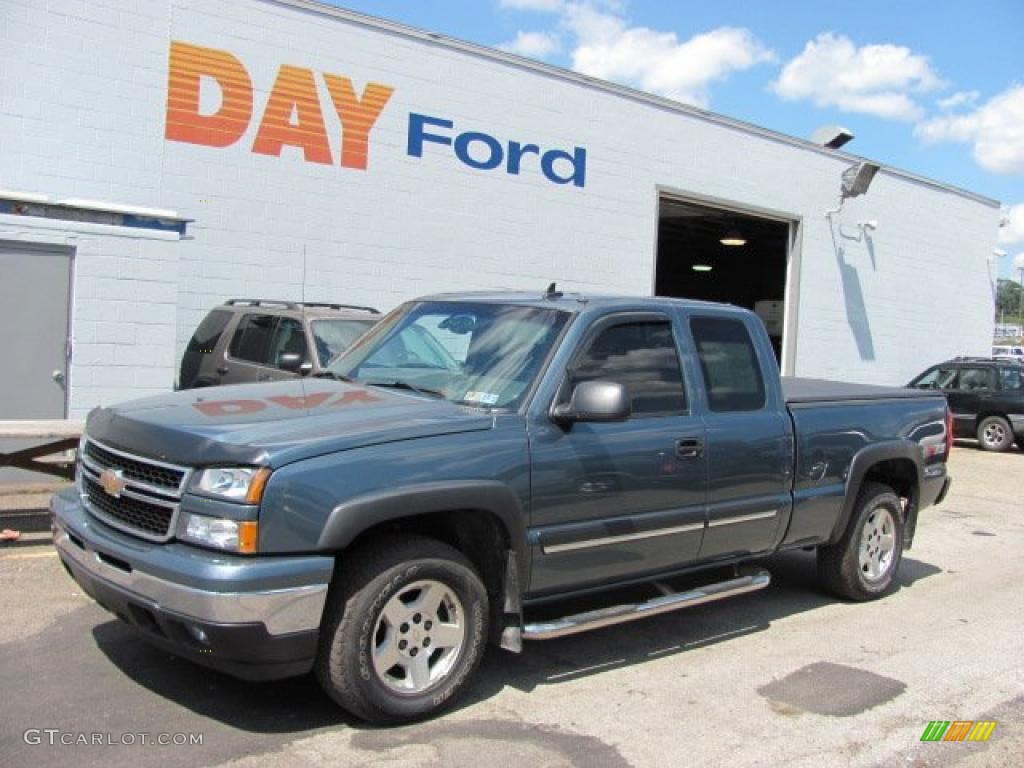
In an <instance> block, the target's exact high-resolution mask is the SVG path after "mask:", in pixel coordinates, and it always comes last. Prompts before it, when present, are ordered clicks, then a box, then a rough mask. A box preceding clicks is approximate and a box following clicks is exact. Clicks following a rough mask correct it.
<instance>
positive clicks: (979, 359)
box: [949, 355, 1019, 363]
mask: <svg viewBox="0 0 1024 768" xmlns="http://www.w3.org/2000/svg"><path fill="white" fill-rule="evenodd" d="M949 362H951V363H963V362H971V363H1015V362H1019V361H1018V360H1016V359H1015V358H1014V357H1013V356H1012V355H993V356H991V357H984V356H979V355H959V356H957V357H954V358H953V359H952V360H950V361H949Z"/></svg>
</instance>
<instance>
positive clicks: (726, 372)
mask: <svg viewBox="0 0 1024 768" xmlns="http://www.w3.org/2000/svg"><path fill="white" fill-rule="evenodd" d="M690 330H691V332H692V333H693V340H694V343H695V344H696V345H697V356H698V357H699V358H700V367H701V371H702V372H703V374H704V386H705V388H706V389H707V393H708V407H709V408H710V409H711V410H712V411H716V412H721V411H757V410H760V409H761V408H763V407H764V404H765V391H764V378H763V377H762V376H761V367H760V366H759V365H758V362H757V353H756V352H755V351H754V344H753V342H751V340H750V334H749V333H748V332H747V329H746V327H745V326H744V325H743V323H742V322H740V321H739V320H732V319H729V318H724V317H695V318H693V319H692V320H691V321H690Z"/></svg>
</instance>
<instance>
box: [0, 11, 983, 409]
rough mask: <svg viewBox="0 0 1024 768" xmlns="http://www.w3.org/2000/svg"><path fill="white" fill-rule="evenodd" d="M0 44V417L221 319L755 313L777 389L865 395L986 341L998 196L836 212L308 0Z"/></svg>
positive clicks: (15, 36)
mask: <svg viewBox="0 0 1024 768" xmlns="http://www.w3.org/2000/svg"><path fill="white" fill-rule="evenodd" d="M0 35H2V41H0V43H2V44H0V190H2V191H0V266H2V271H3V273H5V274H6V276H5V277H4V276H0V277H2V279H0V293H2V292H4V291H6V292H5V293H3V294H2V295H3V296H4V298H3V301H4V304H5V307H7V308H8V312H10V306H11V305H12V304H13V305H14V306H15V327H16V329H17V333H16V334H15V335H19V336H20V338H21V340H22V341H21V346H20V347H19V346H17V345H15V348H14V354H15V355H18V356H19V357H16V358H12V357H11V356H10V355H11V350H10V349H8V357H7V358H6V360H5V364H4V374H3V376H2V377H0V379H3V380H4V381H5V382H7V383H5V384H3V386H4V387H5V390H4V391H5V393H6V395H5V403H6V404H5V406H4V410H3V412H2V413H0V418H16V417H28V416H60V415H63V414H62V413H57V412H55V411H56V410H60V409H61V408H64V409H66V413H67V414H68V415H81V414H84V413H85V412H87V411H88V410H89V409H90V408H92V407H93V406H95V405H98V404H102V403H109V402H113V401H117V400H122V399H127V398H134V397H138V396H142V395H146V394H151V393H153V392H157V391H162V390H167V389H169V388H171V387H172V386H173V383H174V380H175V376H176V369H177V364H178V361H179V360H180V354H181V351H182V349H183V347H184V345H185V343H186V342H187V340H188V338H189V336H190V335H191V332H192V330H194V328H195V326H196V324H197V323H198V322H199V320H200V319H201V318H202V316H203V315H204V314H205V312H206V311H207V310H208V309H209V308H210V307H212V306H213V305H215V304H217V303H220V302H222V301H223V300H225V299H227V298H230V297H235V296H246V297H264V298H276V299H300V298H303V297H304V298H305V299H306V300H321V301H322V300H333V301H342V302H346V303H352V304H371V305H375V306H378V307H380V308H381V309H389V308H391V307H393V306H394V305H396V304H398V303H399V302H401V301H404V300H406V299H409V298H412V297H415V296H417V295H420V294H424V293H431V292H437V291H457V290H469V289H491V288H508V289H527V290H535V291H538V292H540V291H542V290H543V289H544V287H545V286H546V285H547V284H548V283H549V282H551V281H553V280H557V281H558V284H559V287H560V288H562V289H571V290H580V291H584V292H606V293H607V292H615V293H629V294H645V295H646V294H651V293H653V292H655V291H656V292H658V293H664V294H669V295H680V296H693V297H696V298H717V299H724V300H730V301H733V302H734V303H737V304H741V305H745V306H750V307H751V308H753V307H754V305H755V303H756V302H760V301H764V302H774V303H773V304H771V305H762V306H763V307H764V306H768V307H770V308H771V310H772V311H773V312H774V314H775V316H776V317H777V318H778V320H779V321H780V323H779V325H780V326H781V327H777V328H776V327H775V325H776V324H775V323H774V322H773V323H772V326H773V330H775V332H776V333H777V334H778V335H779V338H778V339H777V341H778V345H779V349H780V356H781V360H782V367H783V370H784V372H786V373H789V374H796V375H802V376H821V377H830V378H840V379H847V380H852V381H861V382H877V383H891V384H898V383H901V382H904V381H906V380H907V379H909V378H910V377H911V376H912V375H913V374H914V373H916V372H918V371H919V370H921V369H923V368H924V367H925V366H926V365H927V364H929V363H931V362H933V361H935V360H938V359H941V358H944V357H948V356H952V355H957V354H985V353H987V352H988V350H989V347H990V343H991V339H992V330H993V323H992V288H991V284H990V282H989V277H988V271H987V261H986V260H987V258H988V256H989V255H990V254H991V252H992V248H993V246H994V245H995V241H996V233H997V227H998V224H999V210H998V206H997V204H996V202H995V201H992V200H988V199H986V198H983V197H980V196H978V195H974V194H971V193H969V192H965V191H963V190H958V189H954V188H951V187H949V186H947V185H944V184H942V183H939V182H935V181H930V180H927V179H922V178H919V177H916V176H913V175H912V174H909V173H905V172H903V171H900V170H898V169H894V168H888V167H883V168H882V169H881V170H880V171H879V172H878V174H877V175H876V176H875V178H874V180H873V182H872V183H871V185H870V188H869V189H868V191H867V192H866V193H865V194H863V195H860V196H858V197H854V198H852V199H849V200H847V201H846V202H845V204H844V205H843V207H842V210H841V211H839V212H836V213H834V214H832V215H831V216H828V217H827V216H826V212H827V211H828V210H830V209H834V208H835V207H836V206H837V204H838V200H839V192H840V177H841V174H842V172H843V171H844V170H845V169H847V168H848V167H850V166H851V165H853V164H854V163H856V162H857V161H858V158H855V157H853V156H850V155H846V154H843V153H841V152H837V151H834V150H830V149H826V148H823V147H820V146H817V145H813V144H811V143H809V142H806V141H803V140H800V139H795V138H791V137H788V136H783V135H780V134H776V133H772V132H770V131H767V130H764V129H761V128H758V127H756V126H753V125H749V124H745V123H740V122H737V121H734V120H730V119H728V118H725V117H721V116H718V115H715V114H712V113H708V112H704V111H701V110H697V109H693V108H690V107H686V106H682V105H679V104H676V103H673V102H670V101H667V100H664V99H660V98H657V97H653V96H649V95H646V94H642V93H639V92H636V91H632V90H630V89H627V88H623V87H619V86H615V85H611V84H608V83H603V82H600V81H595V80H593V79H592V78H588V77H584V76H580V75H576V74H573V73H570V72H566V71H563V70H560V69H555V68H552V67H548V66H545V65H542V64H538V63H535V62H532V61H528V60H525V59H521V58H518V57H516V56H512V55H509V54H505V53H501V52H498V51H494V50H490V49H487V48H482V47H479V46H475V45H470V44H467V43H463V42H458V41H454V40H451V39H448V38H445V37H442V36H438V35H434V34H430V33H426V32H421V31H418V30H414V29H409V28H405V27H401V26H399V25H395V24H391V23H388V22H383V21H378V20H374V19H369V18H366V17H362V16H359V15H355V14H352V13H348V12H344V11H339V10H336V9H333V8H329V7H325V6H322V5H318V4H315V3H311V2H305V1H304V0H244V1H243V0H230V1H229V0H202V1H201V2H200V0H147V1H145V2H143V1H142V0H4V2H3V3H0ZM364 163H365V167H363V165H364ZM492 166H493V167H492ZM144 209H151V210H144ZM184 219H188V220H191V222H190V223H185V222H183V221H182V220H184ZM865 222H872V223H873V224H874V226H873V227H872V225H871V224H865ZM733 230H738V231H739V234H740V236H741V237H740V239H744V240H745V241H746V243H745V245H743V246H738V247H736V246H734V247H728V246H724V245H722V244H721V243H720V242H719V241H720V240H721V239H723V238H724V237H725V235H726V233H728V232H732V231H733ZM182 231H185V232H186V233H187V236H186V237H185V238H184V239H182V238H180V232H182ZM694 266H697V267H702V268H703V267H708V266H710V267H711V270H710V271H708V270H706V269H705V270H704V271H695V270H694V269H693V267H694ZM65 311H67V313H68V315H67V320H66V321H65V322H66V326H67V333H66V334H65V335H69V338H70V343H69V344H68V345H67V347H66V350H67V351H69V352H70V358H69V363H68V365H67V370H66V371H65V370H64V352H65V346H64V344H63V337H62V336H61V334H62V333H63V331H62V330H61V325H60V323H61V318H62V317H63V313H64V312H65ZM43 315H45V317H47V318H49V320H48V321H47V322H48V323H49V325H47V322H43V319H41V318H42V316H43ZM46 329H48V330H46ZM15 360H22V361H24V362H23V363H17V362H14V361H15ZM54 372H56V373H64V374H65V375H66V382H64V384H65V386H66V388H67V389H66V391H67V401H66V402H64V401H63V398H64V392H63V390H61V389H60V387H59V386H58V385H59V384H60V382H54V381H53V379H52V374H53V373H54ZM57 378H58V379H60V378H61V376H57ZM18 387H20V390H16V388H18ZM18 392H21V394H18ZM26 392H27V393H28V394H27V395H26V394H25V393H26ZM44 392H49V393H50V394H49V395H47V397H49V399H48V400H47V399H46V397H44V396H43V395H42V394H41V393H44ZM12 393H13V394H12ZM26 398H27V399H26ZM44 400H46V402H45V403H44V402H43V401H44Z"/></svg>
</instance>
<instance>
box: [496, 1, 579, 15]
mask: <svg viewBox="0 0 1024 768" xmlns="http://www.w3.org/2000/svg"><path fill="white" fill-rule="evenodd" d="M499 5H501V7H502V8H508V9H510V10H513V11H540V12H541V13H555V12H557V11H560V10H562V8H563V6H564V5H565V3H564V1H563V0H500V3H499Z"/></svg>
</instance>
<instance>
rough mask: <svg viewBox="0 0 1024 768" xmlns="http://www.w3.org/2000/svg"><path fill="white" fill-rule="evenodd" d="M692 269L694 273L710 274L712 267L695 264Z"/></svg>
mask: <svg viewBox="0 0 1024 768" xmlns="http://www.w3.org/2000/svg"><path fill="white" fill-rule="evenodd" d="M690 269H692V270H693V271H694V272H710V271H711V265H710V264H694V265H693V266H692V267H690Z"/></svg>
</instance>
